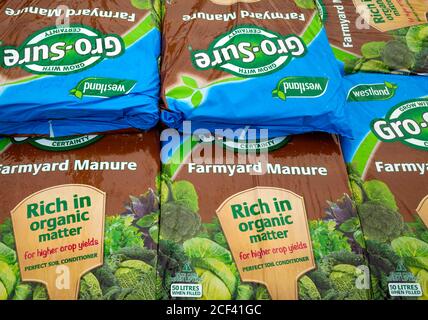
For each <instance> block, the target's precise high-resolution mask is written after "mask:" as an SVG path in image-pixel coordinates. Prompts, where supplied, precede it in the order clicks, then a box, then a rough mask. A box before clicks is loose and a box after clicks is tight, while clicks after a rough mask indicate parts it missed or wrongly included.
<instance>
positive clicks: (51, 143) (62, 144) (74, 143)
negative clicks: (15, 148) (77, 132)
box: [12, 135, 103, 151]
mask: <svg viewBox="0 0 428 320" xmlns="http://www.w3.org/2000/svg"><path fill="white" fill-rule="evenodd" d="M102 137H103V136H100V135H84V136H71V137H63V138H28V137H22V138H12V142H13V143H16V144H21V143H29V144H31V145H32V146H34V147H36V148H37V149H41V150H45V151H69V150H75V149H80V148H83V147H86V146H89V145H91V144H93V143H95V142H97V141H98V140H100V139H101V138H102Z"/></svg>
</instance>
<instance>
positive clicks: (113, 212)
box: [0, 131, 159, 300]
mask: <svg viewBox="0 0 428 320" xmlns="http://www.w3.org/2000/svg"><path fill="white" fill-rule="evenodd" d="M158 174H159V135H158V133H157V132H153V131H149V132H147V133H142V134H139V133H137V134H118V135H109V136H96V135H86V136H74V137H66V138H59V139H50V138H19V139H18V140H11V139H2V140H0V195H1V199H2V202H1V204H2V205H1V211H0V300H7V299H13V300H47V299H52V300H74V299H82V300H154V299H157V298H158V297H157V290H156V286H157V284H156V281H158V280H157V279H158V277H157V275H156V250H157V246H156V242H157V237H156V235H155V232H148V230H147V229H145V228H144V221H143V223H140V220H141V218H142V217H143V216H145V215H152V217H155V216H156V214H157V211H158V198H159V197H158V192H157V190H156V189H155V185H156V183H155V181H156V176H157V175H158Z"/></svg>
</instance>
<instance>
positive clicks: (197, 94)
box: [192, 91, 204, 108]
mask: <svg viewBox="0 0 428 320" xmlns="http://www.w3.org/2000/svg"><path fill="white" fill-rule="evenodd" d="M203 98H204V96H203V94H202V92H200V91H196V92H195V94H194V95H193V96H192V105H193V106H194V107H195V108H197V107H199V105H200V104H201V102H202V99H203Z"/></svg>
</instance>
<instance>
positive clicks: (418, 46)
mask: <svg viewBox="0 0 428 320" xmlns="http://www.w3.org/2000/svg"><path fill="white" fill-rule="evenodd" d="M406 42H407V46H408V47H409V49H410V50H412V51H413V52H415V53H419V52H421V51H422V50H423V49H424V48H426V47H427V46H428V24H423V25H418V26H413V27H410V28H409V31H408V32H407V34H406Z"/></svg>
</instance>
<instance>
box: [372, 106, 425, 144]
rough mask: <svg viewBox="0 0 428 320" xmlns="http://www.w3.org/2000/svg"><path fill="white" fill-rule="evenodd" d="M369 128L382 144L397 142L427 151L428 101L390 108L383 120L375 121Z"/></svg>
mask: <svg viewBox="0 0 428 320" xmlns="http://www.w3.org/2000/svg"><path fill="white" fill-rule="evenodd" d="M371 128H372V131H373V133H374V134H375V135H376V137H377V138H378V139H379V140H381V141H384V142H395V141H399V142H401V143H403V144H405V145H408V146H410V147H412V148H416V149H421V150H425V151H428V99H416V100H410V101H406V102H404V103H401V104H399V105H397V106H395V107H394V108H392V109H391V110H390V111H389V112H388V114H387V115H386V117H385V119H375V120H373V121H372V123H371Z"/></svg>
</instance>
